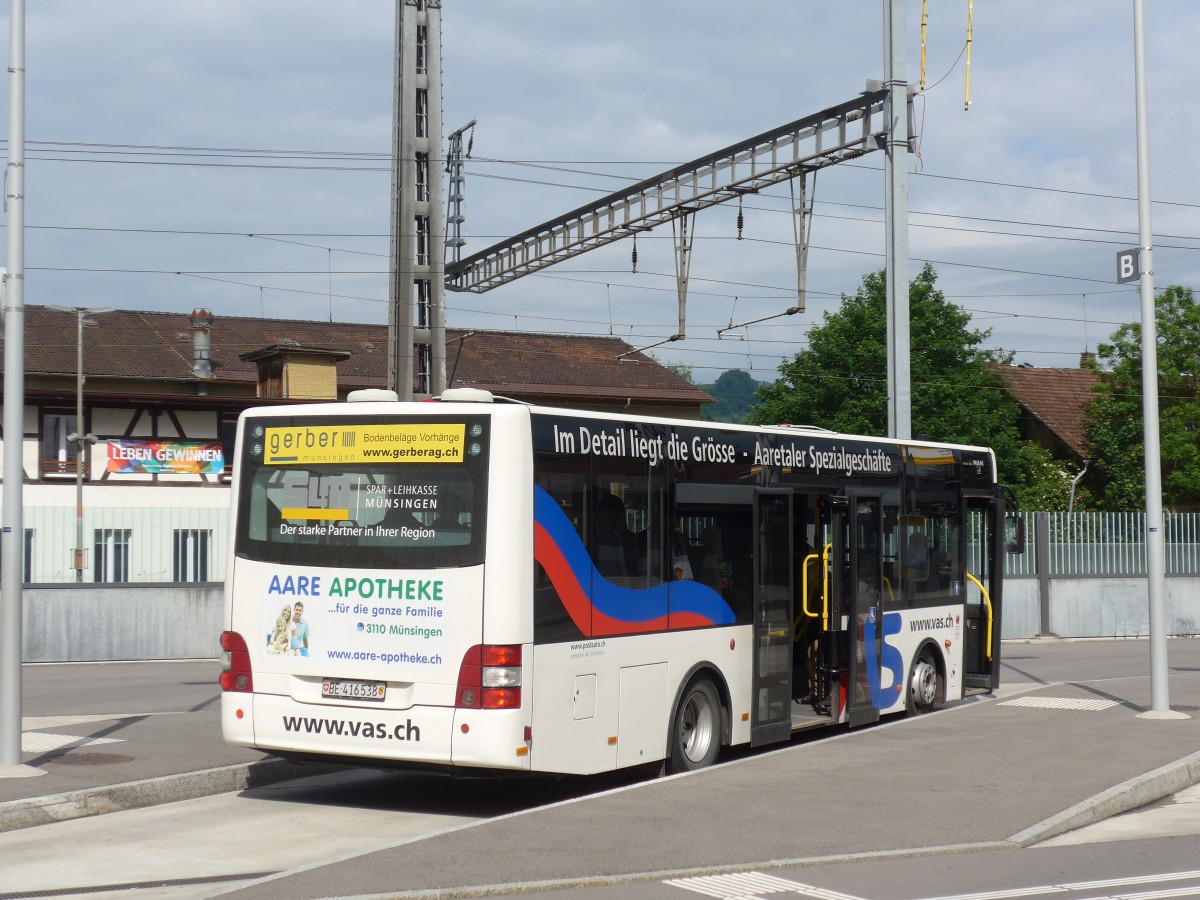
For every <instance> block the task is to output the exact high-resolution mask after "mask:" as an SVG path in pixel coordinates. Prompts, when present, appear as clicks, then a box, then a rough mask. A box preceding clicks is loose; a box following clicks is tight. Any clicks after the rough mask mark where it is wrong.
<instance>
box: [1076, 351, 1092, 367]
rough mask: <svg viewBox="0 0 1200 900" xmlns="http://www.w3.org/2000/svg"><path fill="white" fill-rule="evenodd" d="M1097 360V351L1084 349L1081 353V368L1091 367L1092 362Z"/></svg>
mask: <svg viewBox="0 0 1200 900" xmlns="http://www.w3.org/2000/svg"><path fill="white" fill-rule="evenodd" d="M1095 361H1096V354H1095V353H1091V352H1089V351H1087V350H1084V351H1083V352H1082V353H1080V354H1079V368H1081V369H1090V368H1091V367H1092V363H1094V362H1095Z"/></svg>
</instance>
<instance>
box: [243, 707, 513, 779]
mask: <svg viewBox="0 0 1200 900" xmlns="http://www.w3.org/2000/svg"><path fill="white" fill-rule="evenodd" d="M527 721H528V720H527V719H526V717H525V715H524V714H523V713H522V711H521V710H519V709H516V710H468V709H453V708H451V707H439V706H415V707H412V708H411V709H406V710H389V709H379V708H372V707H370V706H366V705H362V704H358V705H349V704H345V705H343V704H308V703H297V702H296V701H295V700H293V699H291V698H290V697H285V696H281V695H277V694H240V693H235V692H226V693H224V694H222V695H221V730H222V734H223V736H224V739H225V741H226V743H229V744H234V745H238V746H243V747H252V748H254V749H257V750H264V751H269V752H274V753H279V754H281V755H288V754H295V755H302V756H305V757H309V758H312V757H330V758H360V759H371V760H377V761H378V762H379V763H381V764H386V763H387V762H394V763H396V764H400V765H402V764H404V763H408V762H411V763H423V764H424V763H427V764H431V765H437V766H462V767H471V768H475V767H483V768H493V769H514V770H528V769H529V744H528V742H527V741H526V740H525V735H526V731H525V725H526V723H527Z"/></svg>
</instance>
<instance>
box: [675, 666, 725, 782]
mask: <svg viewBox="0 0 1200 900" xmlns="http://www.w3.org/2000/svg"><path fill="white" fill-rule="evenodd" d="M720 750H721V701H720V699H719V698H718V697H717V689H716V688H715V687H713V683H712V682H711V681H709V680H708V679H707V678H701V679H699V680H697V681H693V682H692V683H691V684H689V685H688V686H687V689H686V690H685V691H684V692H683V697H682V698H681V699H680V701H679V706H678V707H677V708H676V710H675V716H674V718H673V719H672V722H671V758H670V770H671V771H672V772H692V771H695V770H696V769H703V768H704V767H706V766H711V765H712V764H713V763H714V762H716V760H717V754H718V753H719V752H720Z"/></svg>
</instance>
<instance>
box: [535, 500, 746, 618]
mask: <svg viewBox="0 0 1200 900" xmlns="http://www.w3.org/2000/svg"><path fill="white" fill-rule="evenodd" d="M533 492H534V497H533V518H534V522H533V533H534V540H533V555H534V558H535V559H536V560H537V561H538V563H540V564H541V566H542V568H543V569H545V570H546V574H547V575H548V576H549V578H550V582H551V583H552V584H553V585H554V589H555V590H556V591H557V592H558V596H559V598H560V599H561V600H562V603H563V606H564V607H566V610H567V613H568V614H569V615H570V616H571V621H573V622H574V623H575V627H577V628H578V629H579V630H580V631H581V632H582V633H583V634H584V636H585V637H603V636H606V635H616V634H640V633H644V632H651V631H667V630H676V629H680V628H697V627H700V626H704V625H731V624H733V622H734V619H735V616H734V614H733V610H732V609H730V607H729V604H728V603H726V602H725V600H724V599H723V598H722V597H721V595H720V594H718V593H717V592H716V591H714V590H713V589H712V588H710V587H707V586H705V585H702V584H697V583H696V582H694V581H673V582H670V583H669V584H659V585H655V586H654V587H651V588H627V587H621V586H620V585H616V584H613V583H612V582H611V581H608V580H607V579H606V578H605V577H604V576H603V575H601V574H600V573H599V572H598V571H597V570H596V566H595V565H594V564H593V563H592V559H591V557H590V556H588V552H587V548H586V547H584V545H583V541H581V540H580V539H579V534H578V533H577V532H576V531H575V526H573V525H572V524H571V520H570V519H568V518H567V516H566V513H564V512H563V511H562V508H561V507H560V506H559V505H558V504H557V503H556V502H555V501H554V498H553V497H551V496H550V495H549V494H548V493H546V492H545V491H544V490H542V488H540V487H537V486H535V487H534V489H533Z"/></svg>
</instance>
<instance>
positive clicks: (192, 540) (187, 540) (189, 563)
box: [171, 528, 212, 581]
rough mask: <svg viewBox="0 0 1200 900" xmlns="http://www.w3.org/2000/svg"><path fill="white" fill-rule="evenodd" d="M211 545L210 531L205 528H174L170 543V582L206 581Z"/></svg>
mask: <svg viewBox="0 0 1200 900" xmlns="http://www.w3.org/2000/svg"><path fill="white" fill-rule="evenodd" d="M211 545H212V531H211V530H209V529H207V528H176V529H175V535H174V537H173V538H172V541H171V580H172V581H208V580H209V579H208V558H209V547H210V546H211Z"/></svg>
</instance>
